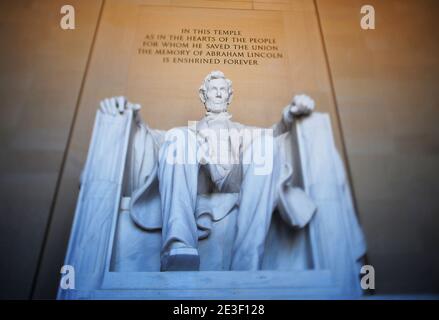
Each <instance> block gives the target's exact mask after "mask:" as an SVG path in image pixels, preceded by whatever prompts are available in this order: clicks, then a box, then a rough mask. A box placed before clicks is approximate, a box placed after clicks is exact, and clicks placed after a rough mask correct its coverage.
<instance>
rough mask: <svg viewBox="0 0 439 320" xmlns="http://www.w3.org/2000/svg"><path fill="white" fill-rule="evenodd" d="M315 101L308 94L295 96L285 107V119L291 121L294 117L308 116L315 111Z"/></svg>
mask: <svg viewBox="0 0 439 320" xmlns="http://www.w3.org/2000/svg"><path fill="white" fill-rule="evenodd" d="M314 108H315V102H314V100H313V99H311V97H309V96H307V95H306V94H299V95H296V96H294V98H293V101H291V103H290V104H289V105H288V106H286V107H285V109H284V112H283V118H284V121H285V122H287V123H291V122H292V121H293V118H294V117H301V116H307V115H309V114H311V112H313V110H314Z"/></svg>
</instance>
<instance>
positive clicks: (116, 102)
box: [99, 96, 141, 116]
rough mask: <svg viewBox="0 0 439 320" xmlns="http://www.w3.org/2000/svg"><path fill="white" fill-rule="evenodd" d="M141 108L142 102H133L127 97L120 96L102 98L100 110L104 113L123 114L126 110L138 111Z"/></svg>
mask: <svg viewBox="0 0 439 320" xmlns="http://www.w3.org/2000/svg"><path fill="white" fill-rule="evenodd" d="M140 108H141V107H140V104H134V103H131V102H129V101H128V100H127V99H126V98H125V97H122V96H120V97H112V98H108V99H104V100H102V101H101V103H100V107H99V110H100V111H101V112H102V113H103V114H107V115H111V116H117V115H121V114H123V113H124V112H125V111H126V110H133V111H134V112H135V113H137V111H139V110H140Z"/></svg>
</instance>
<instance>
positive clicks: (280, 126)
mask: <svg viewBox="0 0 439 320" xmlns="http://www.w3.org/2000/svg"><path fill="white" fill-rule="evenodd" d="M314 107H315V102H314V100H313V99H311V98H310V97H309V96H307V95H305V94H301V95H296V96H294V98H293V100H292V101H291V103H290V104H289V105H287V106H286V107H285V108H284V110H283V112H282V118H281V120H280V121H279V122H278V123H275V124H274V125H273V126H272V127H271V128H272V129H273V136H275V137H277V136H279V135H281V134H282V133H285V132H287V131H288V130H290V128H291V125H292V124H293V122H294V120H295V119H296V118H299V117H302V116H306V115H309V114H310V113H311V112H312V111H313V110H314Z"/></svg>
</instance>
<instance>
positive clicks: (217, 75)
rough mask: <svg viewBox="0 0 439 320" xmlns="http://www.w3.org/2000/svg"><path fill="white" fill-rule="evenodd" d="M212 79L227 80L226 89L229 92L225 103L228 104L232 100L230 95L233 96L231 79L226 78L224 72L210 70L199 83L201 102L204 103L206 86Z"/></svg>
mask: <svg viewBox="0 0 439 320" xmlns="http://www.w3.org/2000/svg"><path fill="white" fill-rule="evenodd" d="M214 79H224V80H226V82H227V90H228V92H229V99H228V101H227V105H229V104H230V103H231V102H232V97H233V88H232V81H231V80H230V79H227V78H226V76H225V75H224V73H222V72H221V71H212V72H211V73H209V74H208V75H207V76H206V78H204V81H203V83H202V84H201V87H200V89H199V95H200V99H201V102H202V103H203V104H206V92H207V87H208V85H209V82H210V80H214Z"/></svg>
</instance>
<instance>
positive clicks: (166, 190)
mask: <svg viewBox="0 0 439 320" xmlns="http://www.w3.org/2000/svg"><path fill="white" fill-rule="evenodd" d="M196 149H197V148H196V139H195V135H194V133H193V132H192V131H190V130H188V129H186V128H177V129H172V130H170V131H168V133H167V135H166V141H165V142H164V143H163V145H162V147H161V149H160V152H159V171H158V178H159V190H160V197H161V204H162V218H163V227H162V237H163V243H162V252H161V256H162V262H161V264H162V271H182V270H198V268H199V256H198V251H197V246H198V234H197V225H196V221H195V206H196V199H197V182H198V169H199V166H198V163H197V161H196V157H194V156H195V154H196Z"/></svg>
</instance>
